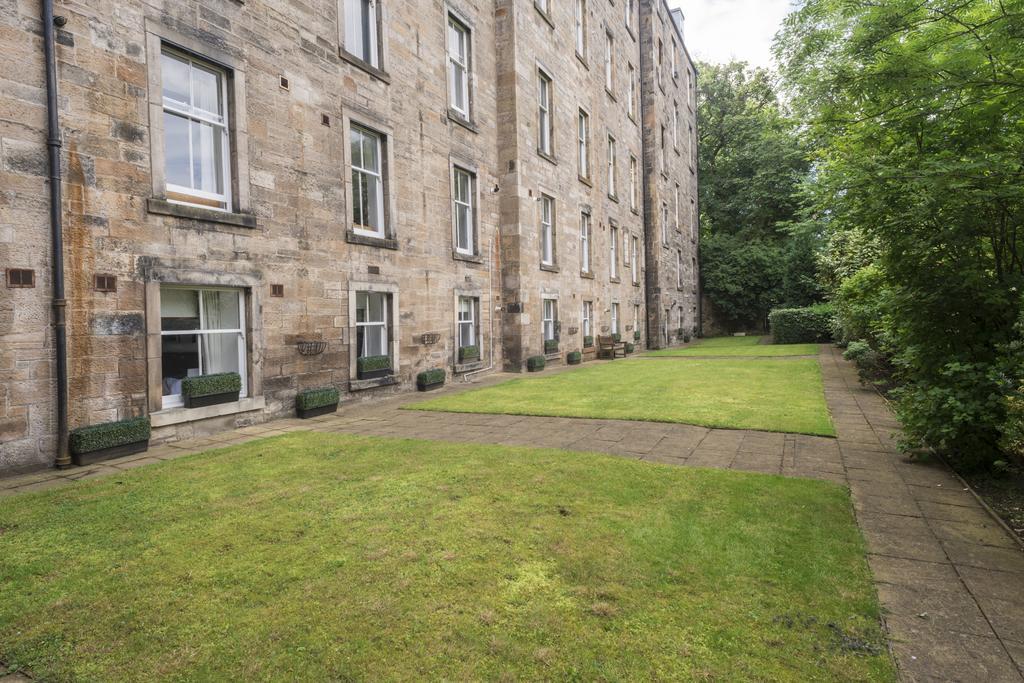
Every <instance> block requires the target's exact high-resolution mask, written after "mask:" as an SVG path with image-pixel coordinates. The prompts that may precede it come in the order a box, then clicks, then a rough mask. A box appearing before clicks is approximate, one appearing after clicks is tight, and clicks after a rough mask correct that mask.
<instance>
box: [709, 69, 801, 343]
mask: <svg viewBox="0 0 1024 683" xmlns="http://www.w3.org/2000/svg"><path fill="white" fill-rule="evenodd" d="M699 73H700V91H699V92H700V97H699V100H698V118H699V120H700V206H701V274H702V278H703V283H702V284H703V291H704V294H705V296H706V297H707V298H708V300H709V301H710V303H711V306H712V312H713V314H714V315H715V317H716V318H717V319H718V320H719V321H720V322H721V323H724V324H725V325H726V327H728V328H731V329H742V328H747V327H753V326H760V325H763V324H764V321H765V319H766V318H767V314H768V311H769V310H770V309H771V308H772V307H774V306H777V305H780V304H785V305H792V306H801V305H806V304H810V303H813V302H814V301H817V300H818V299H819V288H818V286H817V282H816V280H815V277H814V271H815V255H816V252H817V249H818V240H817V239H816V235H815V233H814V232H813V231H806V230H805V231H799V234H797V233H795V232H794V230H793V229H792V225H793V222H794V221H795V220H796V219H797V218H798V216H799V213H800V210H801V204H802V198H801V190H800V186H801V183H802V182H803V181H804V179H805V177H806V175H807V172H808V163H807V161H806V158H805V153H804V150H803V148H802V146H801V143H800V136H799V131H798V129H797V127H796V126H795V125H794V124H793V122H792V121H791V120H790V119H789V118H788V117H787V116H786V115H785V112H784V111H783V108H782V106H781V105H780V103H779V98H778V96H777V94H776V89H775V84H774V83H773V80H772V79H773V76H772V74H771V73H770V72H769V71H767V70H765V69H751V68H749V67H748V66H747V65H746V64H744V63H742V62H731V63H729V64H722V65H718V64H701V65H700V67H699Z"/></svg>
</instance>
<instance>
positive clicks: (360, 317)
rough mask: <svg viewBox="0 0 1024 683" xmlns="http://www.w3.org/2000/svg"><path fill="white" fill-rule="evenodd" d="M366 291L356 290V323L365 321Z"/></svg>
mask: <svg viewBox="0 0 1024 683" xmlns="http://www.w3.org/2000/svg"><path fill="white" fill-rule="evenodd" d="M366 298H367V293H366V292H356V323H357V324H358V323H365V322H366V306H367V303H366Z"/></svg>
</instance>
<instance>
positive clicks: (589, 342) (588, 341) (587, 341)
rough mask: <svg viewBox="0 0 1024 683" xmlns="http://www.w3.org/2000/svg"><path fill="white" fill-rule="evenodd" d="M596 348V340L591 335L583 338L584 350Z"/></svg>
mask: <svg viewBox="0 0 1024 683" xmlns="http://www.w3.org/2000/svg"><path fill="white" fill-rule="evenodd" d="M593 346H594V338H593V337H592V336H590V335H589V334H588V335H587V336H586V337H584V338H583V348H585V349H589V348H592V347H593Z"/></svg>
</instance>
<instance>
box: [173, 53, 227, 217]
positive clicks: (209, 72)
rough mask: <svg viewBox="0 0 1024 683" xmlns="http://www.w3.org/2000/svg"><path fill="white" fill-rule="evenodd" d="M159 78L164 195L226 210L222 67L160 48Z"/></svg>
mask: <svg viewBox="0 0 1024 683" xmlns="http://www.w3.org/2000/svg"><path fill="white" fill-rule="evenodd" d="M160 77H161V80H162V99H163V126H164V163H165V167H164V176H165V178H166V182H167V187H166V192H167V200H168V201H171V202H175V203H180V204H193V205H196V206H203V207H207V208H211V209H218V210H221V211H227V210H230V208H231V153H230V149H229V145H230V143H229V137H230V135H229V127H228V126H229V118H228V95H227V72H226V71H225V70H224V69H221V68H220V67H217V66H214V65H212V64H209V63H208V62H204V61H202V60H199V59H196V58H194V57H192V56H190V55H188V54H186V53H184V52H179V51H177V50H173V49H170V48H166V47H165V48H164V49H163V51H162V52H161V55H160Z"/></svg>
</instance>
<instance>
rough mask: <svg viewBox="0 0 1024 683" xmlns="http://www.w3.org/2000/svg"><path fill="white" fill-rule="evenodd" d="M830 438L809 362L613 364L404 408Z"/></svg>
mask: <svg viewBox="0 0 1024 683" xmlns="http://www.w3.org/2000/svg"><path fill="white" fill-rule="evenodd" d="M404 407H405V408H407V409H411V410H439V411H448V412H457V413H505V414H510V415H548V416H562V417H592V418H604V419H619V420H643V421H649V422H681V423H685V424H694V425H703V426H706V427H722V428H727V429H759V430H764V431H770V432H793V433H800V434H817V435H820V436H835V429H834V428H833V426H832V420H831V418H830V417H829V413H828V408H827V407H826V405H825V391H824V387H823V385H822V381H821V369H820V368H819V367H818V362H817V361H816V360H810V359H807V360H792V361H786V362H784V363H782V362H778V361H772V360H765V361H761V360H693V361H687V362H685V363H670V362H658V361H651V360H630V361H616V362H614V363H606V364H602V365H595V366H591V367H587V368H582V369H580V370H576V371H573V372H564V373H561V374H558V375H549V376H547V377H539V378H532V377H531V378H523V379H514V380H511V381H509V382H505V383H503V384H498V385H495V386H492V387H487V388H484V389H477V390H475V391H465V392H460V393H457V394H452V395H448V396H441V397H438V398H436V399H433V400H430V401H424V402H421V403H414V404H411V405H408V406H404Z"/></svg>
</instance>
